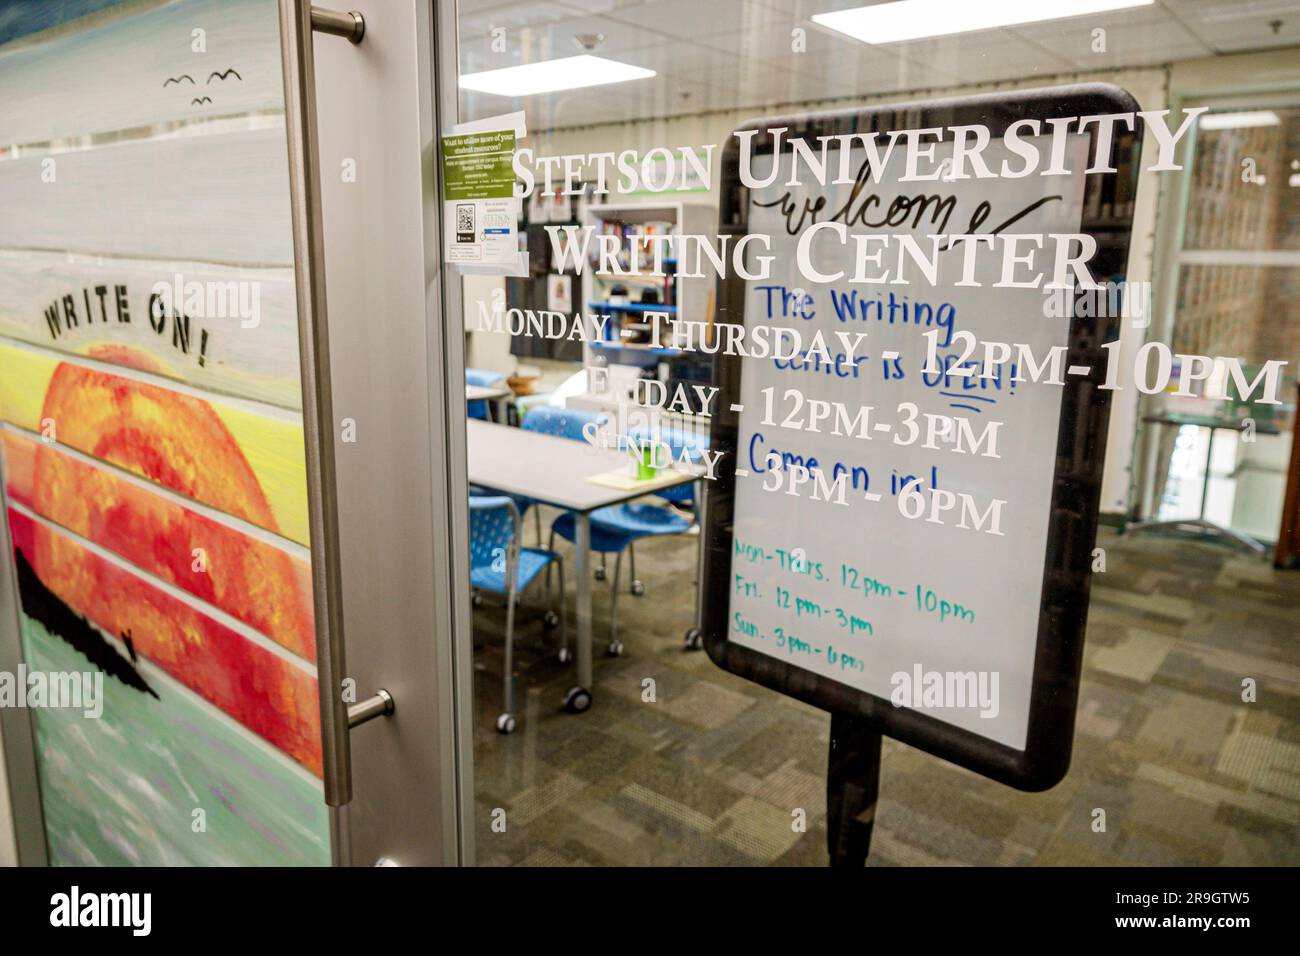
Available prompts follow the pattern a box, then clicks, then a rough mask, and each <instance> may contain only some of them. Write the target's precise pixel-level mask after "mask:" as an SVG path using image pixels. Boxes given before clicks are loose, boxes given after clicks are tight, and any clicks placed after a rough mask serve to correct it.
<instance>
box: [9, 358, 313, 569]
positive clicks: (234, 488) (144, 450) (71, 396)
mask: <svg viewBox="0 0 1300 956" xmlns="http://www.w3.org/2000/svg"><path fill="white" fill-rule="evenodd" d="M95 357H96V358H98V357H99V356H98V353H97V354H96V356H95ZM115 357H116V359H117V362H116V364H118V365H121V366H123V367H126V366H135V367H136V368H139V367H140V366H145V367H147V366H148V364H149V360H148V358H147V356H144V355H141V354H139V353H137V352H134V351H132V350H129V349H123V350H120V351H118V352H117V353H116V354H115ZM110 368H111V366H104V367H101V366H95V365H86V364H83V363H80V362H73V361H62V360H60V359H59V358H57V357H56V356H54V355H51V354H49V353H47V352H44V351H42V350H37V349H32V348H30V347H25V346H19V345H16V344H14V343H6V342H5V341H4V339H0V370H3V373H4V374H3V375H0V415H2V416H3V417H4V419H5V421H8V422H11V423H12V424H14V425H16V426H17V427H19V428H22V429H24V430H26V431H28V432H30V433H32V434H34V435H40V436H42V437H46V438H49V439H51V440H53V441H56V442H58V443H59V444H61V445H67V446H69V447H70V448H74V449H76V450H77V451H79V452H83V453H85V454H87V455H91V456H93V457H95V458H98V459H100V460H102V461H104V462H106V463H108V464H111V465H113V466H115V467H117V468H120V469H122V470H124V471H128V472H130V473H132V474H135V475H139V476H140V477H142V478H148V479H149V480H150V481H155V482H158V483H159V484H161V485H163V486H164V487H166V488H169V489H170V490H172V491H174V492H177V493H178V494H181V495H184V496H185V497H187V498H193V499H194V500H195V501H198V502H201V503H203V504H205V505H208V506H210V507H212V508H215V509H217V510H218V511H224V512H226V513H227V514H230V515H233V516H234V517H236V518H240V519H242V520H244V521H247V522H249V523H251V524H255V525H257V526H258V527H259V528H265V529H266V530H268V531H273V532H275V533H276V534H280V535H283V536H284V537H286V538H288V539H290V540H291V541H297V542H299V543H301V544H306V543H307V500H306V480H307V477H306V465H305V460H304V457H303V456H304V453H305V450H304V446H303V438H302V420H301V418H300V417H299V416H297V415H294V414H291V413H287V412H283V411H280V410H277V409H272V408H267V407H262V408H258V407H256V406H252V405H249V404H246V403H240V402H235V401H233V400H220V399H217V398H215V397H214V398H212V399H209V398H207V397H204V396H203V394H202V393H192V392H180V391H177V390H175V389H173V388H170V387H167V386H166V385H164V384H162V383H156V382H155V381H154V380H152V376H149V375H142V376H131V377H127V376H126V375H124V374H123V375H119V374H117V373H115V372H113V371H110V370H109V369H110Z"/></svg>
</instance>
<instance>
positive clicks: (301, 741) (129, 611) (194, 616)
mask: <svg viewBox="0 0 1300 956" xmlns="http://www.w3.org/2000/svg"><path fill="white" fill-rule="evenodd" d="M9 534H10V537H11V538H12V540H13V547H14V560H15V564H16V565H17V569H18V582H19V598H20V603H21V604H22V607H23V612H24V613H25V614H26V615H27V616H28V617H29V618H36V619H38V620H41V621H43V622H45V623H46V626H47V629H52V630H54V631H55V633H57V634H59V635H61V636H64V637H66V636H67V629H66V628H50V627H49V621H50V620H52V619H56V618H57V619H59V620H66V619H69V616H70V615H75V616H80V617H83V618H85V619H86V620H88V621H89V622H90V624H93V625H94V627H87V628H86V630H87V631H95V632H102V634H98V637H99V639H100V640H105V641H107V640H110V638H107V637H105V636H104V635H115V636H116V638H117V639H118V640H120V641H121V642H122V644H123V645H124V646H125V647H126V648H127V650H128V653H129V655H130V656H131V657H132V658H133V659H135V658H139V657H143V658H145V659H146V660H149V661H152V662H153V663H155V664H157V665H158V666H159V667H161V668H162V669H163V670H165V671H166V672H167V673H169V674H170V675H171V676H172V677H174V678H176V680H177V681H179V682H181V683H183V684H184V685H185V686H186V687H188V688H190V689H191V690H192V691H194V692H195V693H197V694H199V695H200V696H202V697H203V698H205V699H206V700H208V701H210V702H211V703H213V704H215V705H216V706H217V707H220V708H221V709H222V710H223V711H225V712H226V713H227V714H229V715H230V716H231V717H233V718H234V719H235V720H238V721H239V722H240V723H242V724H243V725H244V726H246V727H247V728H248V729H249V730H251V731H253V733H255V734H257V735H258V736H260V737H262V738H264V739H265V740H267V741H269V742H270V743H272V744H275V745H276V746H277V747H279V748H280V749H281V750H283V751H284V752H285V753H286V754H288V755H289V756H291V757H293V758H294V759H295V760H297V761H299V762H300V763H302V764H303V766H305V767H307V768H308V769H309V770H311V771H312V772H314V773H316V774H319V773H320V759H321V758H320V704H319V702H318V700H317V698H316V677H315V669H314V668H311V669H309V668H308V667H307V666H306V664H305V663H303V662H302V661H299V660H297V659H294V658H291V657H290V656H289V655H287V654H284V653H278V652H277V651H276V650H275V649H274V647H275V645H270V646H268V645H266V644H263V643H260V642H258V641H257V640H255V639H250V637H249V636H248V635H247V633H246V632H244V633H241V631H240V630H237V629H235V628H233V627H231V626H229V625H228V624H226V623H223V622H222V621H219V620H217V619H216V618H215V617H213V616H211V615H210V614H208V613H207V612H205V611H204V610H203V609H202V608H201V607H197V606H195V605H193V604H190V603H187V602H186V601H184V600H182V599H180V598H178V597H176V596H175V595H174V594H171V593H168V592H167V591H165V590H163V589H162V588H159V587H157V586H155V584H154V583H153V582H151V581H150V580H148V579H147V578H145V577H144V576H142V575H140V574H139V573H137V572H135V571H133V570H130V569H128V568H127V567H125V566H123V565H121V564H118V563H117V562H115V561H111V560H109V559H108V558H106V557H104V556H103V555H101V554H98V553H96V552H95V551H93V550H91V549H90V548H88V547H86V546H85V545H84V544H83V543H82V542H80V541H77V540H76V539H75V538H73V537H71V536H70V535H67V534H65V533H64V532H62V531H58V530H55V528H54V527H53V526H52V525H51V524H49V523H47V522H46V521H44V520H43V519H36V518H33V517H32V516H31V515H29V514H24V513H23V512H22V511H20V510H19V509H18V507H17V506H11V507H10V509H9ZM94 636H96V635H95V634H91V635H87V638H86V639H90V638H92V637H94Z"/></svg>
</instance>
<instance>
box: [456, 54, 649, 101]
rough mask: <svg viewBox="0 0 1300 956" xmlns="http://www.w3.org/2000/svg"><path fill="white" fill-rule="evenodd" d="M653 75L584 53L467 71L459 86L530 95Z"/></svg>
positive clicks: (500, 92) (508, 93) (646, 71)
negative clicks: (520, 64)
mask: <svg viewBox="0 0 1300 956" xmlns="http://www.w3.org/2000/svg"><path fill="white" fill-rule="evenodd" d="M654 75H655V71H654V70H646V69H643V68H642V67H639V66H631V65H629V64H627V63H619V62H617V61H615V60H606V59H605V58H604V57H600V56H590V55H588V54H585V53H584V54H583V55H582V56H567V57H565V58H564V59H562V60H543V61H542V62H540V63H525V64H524V65H522V66H507V67H505V68H504V69H500V70H486V71H484V72H482V73H466V74H464V75H463V76H462V77H461V78H460V85H461V86H462V87H463V88H464V89H467V90H476V91H478V92H479V93H495V94H496V95H497V96H531V95H532V94H534V93H554V92H555V91H557V90H576V89H579V88H581V87H584V86H604V85H605V84H606V83H625V82H627V81H628V80H644V79H647V78H648V77H651V76H654Z"/></svg>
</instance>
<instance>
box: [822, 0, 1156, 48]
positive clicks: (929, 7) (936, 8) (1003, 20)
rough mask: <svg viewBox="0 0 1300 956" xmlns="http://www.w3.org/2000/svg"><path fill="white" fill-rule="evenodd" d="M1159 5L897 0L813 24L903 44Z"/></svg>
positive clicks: (1146, 1) (1140, 1) (1084, 0)
mask: <svg viewBox="0 0 1300 956" xmlns="http://www.w3.org/2000/svg"><path fill="white" fill-rule="evenodd" d="M1154 2H1155V0H894V2H893V3H880V4H876V5H874V6H870V7H854V8H853V9H852V10H839V11H836V12H835V13H818V14H816V15H814V16H813V22H814V23H819V24H821V25H822V26H824V27H830V28H831V29H832V30H837V31H839V32H840V33H845V34H848V35H849V36H851V37H853V38H854V39H855V40H861V41H862V42H863V43H899V42H901V41H903V40H919V39H921V38H922V37H938V36H947V35H948V34H950V33H968V32H970V31H971V30H992V29H994V28H995V27H1009V26H1015V25H1017V24H1021V23H1039V22H1041V21H1043V20H1060V19H1063V18H1065V17H1080V16H1083V15H1084V14H1088V13H1106V12H1107V11H1110V10H1123V9H1125V8H1127V7H1149V6H1150V5H1151V4H1152V3H1154Z"/></svg>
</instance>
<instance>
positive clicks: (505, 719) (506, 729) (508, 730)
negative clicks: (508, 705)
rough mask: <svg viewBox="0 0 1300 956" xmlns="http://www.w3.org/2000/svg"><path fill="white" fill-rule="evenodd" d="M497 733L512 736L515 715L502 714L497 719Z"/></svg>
mask: <svg viewBox="0 0 1300 956" xmlns="http://www.w3.org/2000/svg"><path fill="white" fill-rule="evenodd" d="M497 732H498V733H502V734H513V733H514V732H515V715H514V714H502V715H501V716H500V717H498V718H497Z"/></svg>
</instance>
